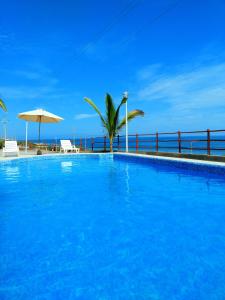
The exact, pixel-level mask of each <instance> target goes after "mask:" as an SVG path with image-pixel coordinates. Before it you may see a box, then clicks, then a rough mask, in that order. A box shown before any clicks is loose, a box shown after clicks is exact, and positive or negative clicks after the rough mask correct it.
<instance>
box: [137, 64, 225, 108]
mask: <svg viewBox="0 0 225 300" xmlns="http://www.w3.org/2000/svg"><path fill="white" fill-rule="evenodd" d="M145 79H146V78H145ZM138 97H139V98H140V99H142V100H146V101H152V102H157V103H159V102H162V103H165V105H168V108H170V109H176V110H180V111H181V110H186V111H187V110H188V111H193V110H194V109H197V110H201V109H205V108H210V107H213V108H215V107H220V106H223V107H224V106H225V63H223V62H221V63H216V64H211V65H208V66H198V67H197V68H195V69H194V70H192V71H191V70H188V69H187V70H184V69H183V70H182V71H181V72H176V73H173V72H171V73H169V72H167V73H160V72H159V70H157V72H155V73H153V74H152V73H151V74H150V75H149V76H148V80H147V82H146V80H145V82H144V83H143V84H142V87H141V88H140V89H139V91H138Z"/></svg>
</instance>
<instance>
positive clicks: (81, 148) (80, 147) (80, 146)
mask: <svg viewBox="0 0 225 300" xmlns="http://www.w3.org/2000/svg"><path fill="white" fill-rule="evenodd" d="M80 151H82V138H81V139H80Z"/></svg>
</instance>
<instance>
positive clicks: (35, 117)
mask: <svg viewBox="0 0 225 300" xmlns="http://www.w3.org/2000/svg"><path fill="white" fill-rule="evenodd" d="M18 118H19V119H22V120H25V121H27V122H38V123H39V129H38V143H39V144H40V134H41V123H58V122H60V121H62V120H63V118H61V117H59V116H57V115H54V114H52V113H50V112H48V111H46V110H44V109H36V110H32V111H27V112H23V113H20V114H18ZM26 149H27V124H26Z"/></svg>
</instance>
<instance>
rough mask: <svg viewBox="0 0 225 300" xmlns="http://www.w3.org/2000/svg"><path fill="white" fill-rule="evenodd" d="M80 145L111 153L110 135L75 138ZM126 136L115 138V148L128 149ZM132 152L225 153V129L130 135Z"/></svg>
mask: <svg viewBox="0 0 225 300" xmlns="http://www.w3.org/2000/svg"><path fill="white" fill-rule="evenodd" d="M75 142H76V145H77V146H80V148H81V149H82V150H84V151H85V150H86V151H93V152H97V151H102V152H107V151H109V149H110V143H109V138H108V137H106V136H98V137H91V138H80V139H77V140H75ZM125 143H126V136H125V135H117V136H116V137H115V138H114V143H113V148H114V151H125ZM128 144H129V152H136V153H138V152H156V153H157V152H172V153H179V154H182V153H192V154H206V155H220V156H222V155H225V129H216V130H210V129H207V130H197V131H180V130H178V131H173V132H155V133H143V134H140V133H136V134H130V135H129V138H128Z"/></svg>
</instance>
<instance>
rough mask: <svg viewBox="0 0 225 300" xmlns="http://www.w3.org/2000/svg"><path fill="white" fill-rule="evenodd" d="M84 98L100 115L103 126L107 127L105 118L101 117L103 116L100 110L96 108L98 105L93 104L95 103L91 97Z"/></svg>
mask: <svg viewBox="0 0 225 300" xmlns="http://www.w3.org/2000/svg"><path fill="white" fill-rule="evenodd" d="M84 100H85V101H86V102H87V103H88V104H90V105H91V107H92V108H94V110H95V111H96V112H97V113H98V115H99V116H100V119H101V121H102V123H103V126H105V127H107V124H106V121H105V119H104V118H103V116H102V114H101V112H100V110H99V109H98V107H97V106H96V105H95V103H94V102H93V101H92V100H91V99H89V98H86V97H85V98H84Z"/></svg>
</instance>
